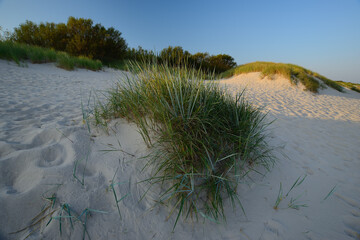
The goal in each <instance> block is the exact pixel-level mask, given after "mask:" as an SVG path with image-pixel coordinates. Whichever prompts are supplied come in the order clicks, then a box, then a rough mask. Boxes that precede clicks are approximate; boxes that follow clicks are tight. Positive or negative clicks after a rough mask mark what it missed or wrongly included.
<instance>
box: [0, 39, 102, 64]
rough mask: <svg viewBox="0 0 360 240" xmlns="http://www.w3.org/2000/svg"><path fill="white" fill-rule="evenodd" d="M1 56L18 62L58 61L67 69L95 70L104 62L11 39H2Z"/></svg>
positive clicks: (0, 43)
mask: <svg viewBox="0 0 360 240" xmlns="http://www.w3.org/2000/svg"><path fill="white" fill-rule="evenodd" d="M0 58H1V59H6V60H13V61H15V62H16V63H17V64H20V61H23V60H30V61H31V62H32V63H47V62H56V63H57V66H58V67H61V68H64V69H66V70H73V69H74V68H75V67H77V68H85V69H89V70H93V71H97V70H100V69H101V68H102V63H101V62H100V61H99V60H92V59H89V58H86V57H72V56H70V55H69V54H67V53H65V52H57V51H55V50H53V49H48V48H41V47H37V46H30V45H26V44H20V43H14V42H11V41H4V42H2V41H0Z"/></svg>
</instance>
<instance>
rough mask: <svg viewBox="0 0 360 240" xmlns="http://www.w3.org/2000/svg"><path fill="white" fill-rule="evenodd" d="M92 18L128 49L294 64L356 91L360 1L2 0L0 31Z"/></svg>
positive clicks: (359, 61)
mask: <svg viewBox="0 0 360 240" xmlns="http://www.w3.org/2000/svg"><path fill="white" fill-rule="evenodd" d="M69 16H74V17H76V18H79V17H82V18H91V19H92V20H93V21H94V23H100V24H102V25H103V26H105V27H114V28H115V29H117V30H119V31H120V32H122V34H123V35H122V36H123V37H124V38H125V40H126V42H127V43H128V45H129V46H130V47H137V46H142V47H143V48H145V49H148V50H156V51H160V50H161V49H163V48H165V47H168V46H182V47H183V49H184V50H188V51H189V52H191V53H196V52H209V53H210V54H220V53H225V54H229V55H231V56H232V57H234V58H235V61H236V62H237V63H238V64H243V63H247V62H253V61H273V62H284V63H294V64H298V65H301V66H303V67H306V68H309V69H310V70H313V71H316V72H318V73H320V74H323V75H325V76H327V77H329V78H331V79H333V80H343V81H351V82H357V83H360V0H301V1H300V0H283V1H277V0H247V1H242V0H232V1H230V0H221V1H220V0H218V1H213V0H191V1H190V0H142V1H140V0H0V26H2V27H3V28H4V29H9V30H13V28H14V27H17V26H18V25H19V24H21V23H24V22H25V20H31V21H33V22H35V23H40V22H55V23H59V22H66V21H67V19H68V17H69Z"/></svg>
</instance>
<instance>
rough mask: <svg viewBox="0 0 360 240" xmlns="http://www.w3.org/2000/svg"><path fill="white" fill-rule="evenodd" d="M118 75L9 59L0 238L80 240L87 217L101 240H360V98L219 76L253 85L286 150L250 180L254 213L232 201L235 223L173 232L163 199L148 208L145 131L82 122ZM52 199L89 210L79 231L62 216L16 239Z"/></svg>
mask: <svg viewBox="0 0 360 240" xmlns="http://www.w3.org/2000/svg"><path fill="white" fill-rule="evenodd" d="M118 79H121V72H119V71H114V70H111V69H105V70H104V71H102V72H92V71H87V70H76V71H73V72H68V71H65V70H62V69H58V68H56V67H55V66H54V65H52V64H43V65H33V64H28V67H26V68H22V67H18V66H17V65H15V64H13V63H7V62H6V61H0V119H1V121H0V239H18V238H21V237H25V236H26V235H28V234H29V232H30V231H32V230H36V227H40V229H41V231H35V232H34V234H33V235H31V236H30V237H29V239H40V238H44V239H62V238H66V239H68V238H69V239H80V238H82V236H83V225H82V224H81V223H80V222H79V220H81V221H83V222H84V220H85V215H86V212H91V216H90V215H88V216H87V231H88V234H89V236H90V237H91V238H92V239H169V238H173V239H358V238H359V234H360V229H359V226H360V224H359V221H360V187H359V186H360V184H359V183H360V175H359V172H360V160H359V156H360V149H359V146H360V138H359V135H360V111H359V109H360V94H358V93H356V92H352V91H346V92H345V93H339V92H336V91H335V90H332V89H326V90H322V91H321V92H320V94H317V95H315V94H312V93H309V92H306V91H303V90H302V88H301V86H298V87H294V86H292V85H291V84H290V83H289V81H288V80H287V79H283V78H279V77H277V78H275V79H274V80H266V79H261V78H260V76H259V74H258V73H249V74H244V75H239V76H236V77H233V78H231V79H227V80H221V81H220V84H222V85H224V86H226V87H227V88H228V89H229V91H231V92H233V93H234V94H235V93H236V92H239V91H242V89H243V88H244V87H246V96H247V97H248V99H249V100H250V101H251V102H252V103H253V104H254V105H256V106H259V107H263V111H265V112H268V113H269V115H268V117H269V119H274V118H276V119H277V120H276V121H275V122H274V124H273V126H272V134H271V136H269V141H270V144H272V145H275V146H278V145H280V146H282V149H281V151H280V152H278V159H279V160H278V162H277V164H276V166H275V168H274V169H273V170H272V171H271V172H270V173H268V174H267V175H266V176H263V177H262V176H260V175H256V174H254V175H251V176H250V177H251V179H250V178H249V179H246V180H245V181H244V183H243V184H241V185H240V187H239V196H240V200H241V202H242V204H243V206H244V208H245V211H246V216H244V214H243V213H242V212H241V210H240V209H238V211H233V209H232V208H231V205H230V203H226V204H225V205H226V206H227V207H226V209H225V212H226V216H227V223H226V224H225V223H221V224H216V223H214V222H211V221H206V222H205V223H203V221H202V220H203V219H200V221H199V222H182V221H180V222H179V223H178V225H177V228H176V230H175V233H172V232H171V231H172V227H173V224H174V222H175V218H176V216H175V215H173V216H172V217H171V218H170V219H168V220H167V216H168V215H169V209H167V208H166V207H165V206H158V205H155V207H154V199H156V198H157V196H156V191H153V192H150V194H149V195H147V197H146V198H144V199H143V200H141V201H140V199H141V196H142V194H143V193H144V191H145V190H146V186H144V185H143V184H138V182H139V181H141V180H143V179H145V178H146V177H147V176H148V174H149V173H148V172H141V169H142V167H143V166H144V163H145V160H144V159H143V158H142V157H143V156H145V155H146V154H147V153H148V150H147V148H146V146H145V145H144V143H143V141H142V138H141V136H140V135H139V133H138V132H137V128H136V126H134V125H132V124H129V123H127V122H126V121H125V120H116V121H112V122H111V123H110V124H109V134H107V133H106V132H105V131H102V130H101V129H98V128H94V127H93V126H91V129H90V130H91V131H90V132H89V131H88V128H87V125H86V124H85V125H84V124H83V121H82V114H83V111H82V106H81V102H83V106H84V107H83V109H84V108H85V110H86V109H87V104H88V99H89V95H90V92H92V96H94V95H93V93H94V90H103V89H107V88H108V87H110V86H111V85H112V84H113V82H114V81H117V80H118ZM90 99H92V98H90ZM91 102H92V100H91V101H90V103H91ZM119 143H120V146H119ZM115 150H116V151H115ZM75 165H76V171H75V176H76V178H74V177H73V171H74V166H75ZM305 175H307V177H306V178H305V180H304V182H303V183H302V184H301V185H299V186H297V187H295V188H294V189H293V190H292V191H291V192H290V193H289V195H288V196H287V197H286V198H285V199H283V200H282V201H281V202H280V204H279V206H278V209H277V210H275V209H274V208H273V207H274V205H275V202H276V199H277V196H278V193H279V185H280V183H281V184H282V188H283V192H284V195H285V194H286V192H287V191H288V190H289V189H290V188H291V186H292V184H293V183H294V182H295V180H296V179H297V178H298V177H303V176H305ZM113 179H114V181H113V182H112V180H113ZM252 180H254V181H252ZM111 183H113V185H112V186H113V187H114V190H115V192H116V195H117V197H118V199H120V198H122V197H125V198H124V199H123V200H121V201H120V202H119V203H118V206H119V209H120V213H121V217H120V216H119V213H118V210H117V204H116V202H115V198H114V194H113V192H112V189H111V188H110V186H111ZM334 187H335V188H334ZM332 190H333V191H332ZM329 193H331V194H329ZM53 194H55V195H53ZM51 196H55V197H56V200H57V201H56V204H55V206H54V208H60V207H61V206H64V205H66V204H68V206H70V208H71V212H72V214H73V215H80V214H81V213H82V212H83V213H85V214H83V215H82V216H81V218H80V219H78V220H77V221H75V220H76V219H74V222H73V225H74V229H72V227H71V224H70V221H69V220H68V219H62V225H61V226H62V227H61V229H62V235H61V236H60V230H59V218H57V219H54V220H52V221H51V223H50V224H49V225H48V226H47V227H45V225H46V223H47V222H44V223H42V224H35V225H34V226H33V227H31V228H29V229H26V230H25V231H23V232H21V233H18V234H9V233H10V232H14V231H17V230H20V229H22V228H24V227H26V226H29V225H31V224H32V223H34V222H36V220H34V221H32V219H33V218H34V217H35V216H36V215H37V214H39V213H41V211H42V209H43V208H42V207H44V206H47V205H46V204H48V201H47V200H44V198H46V197H51ZM295 199H296V200H295ZM48 200H49V199H48ZM305 205H306V206H307V207H306V206H305ZM296 208H297V209H296ZM89 209H90V210H89ZM93 210H96V211H93ZM60 212H61V211H60V210H59V211H57V212H55V213H54V215H53V216H54V217H56V216H59V214H60ZM62 214H63V215H64V214H65V215H66V211H65V210H64V211H63V213H62Z"/></svg>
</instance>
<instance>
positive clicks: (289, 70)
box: [221, 62, 343, 93]
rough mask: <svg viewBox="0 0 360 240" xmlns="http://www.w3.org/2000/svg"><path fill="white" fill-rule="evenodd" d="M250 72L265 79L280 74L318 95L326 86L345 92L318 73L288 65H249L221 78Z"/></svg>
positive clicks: (227, 72)
mask: <svg viewBox="0 0 360 240" xmlns="http://www.w3.org/2000/svg"><path fill="white" fill-rule="evenodd" d="M250 72H261V73H262V75H263V77H267V76H269V77H271V76H273V75H275V74H279V75H281V76H283V77H285V78H287V79H289V80H290V81H291V83H293V84H297V83H298V82H299V81H300V82H301V83H302V84H303V85H304V86H305V90H307V91H311V92H314V93H317V92H318V91H319V88H324V87H326V86H325V85H327V86H329V87H331V88H334V89H335V90H337V91H339V92H342V91H343V87H342V86H341V85H339V84H338V83H337V82H335V81H332V80H330V79H328V78H326V77H324V76H322V75H320V74H318V73H316V72H313V71H310V70H308V69H305V68H303V67H300V66H297V65H294V64H286V63H273V62H253V63H247V64H243V65H240V66H238V67H235V68H233V69H230V70H228V71H226V72H224V73H223V74H222V75H221V77H223V78H229V77H231V76H234V75H239V74H242V73H250Z"/></svg>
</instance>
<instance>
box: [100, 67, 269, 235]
mask: <svg viewBox="0 0 360 240" xmlns="http://www.w3.org/2000/svg"><path fill="white" fill-rule="evenodd" d="M134 68H135V69H136V70H139V71H136V73H137V74H135V73H133V74H129V75H126V76H125V77H126V78H127V79H126V81H125V83H120V82H119V83H118V85H117V87H116V88H115V89H112V90H111V91H110V96H109V99H108V105H107V106H106V115H108V117H115V118H116V117H122V118H127V119H128V120H130V121H133V122H135V123H136V124H137V126H138V127H139V129H140V133H141V135H142V137H143V139H144V141H145V142H146V143H147V144H148V146H150V147H151V149H152V153H151V154H150V156H149V159H148V163H147V165H146V166H145V168H150V169H151V170H152V171H153V172H152V177H150V178H149V179H146V180H145V181H144V182H147V183H149V184H150V186H153V185H154V184H161V185H162V187H163V188H164V189H165V190H164V191H162V192H161V194H160V195H159V199H158V202H160V203H168V204H169V205H170V206H172V210H171V213H170V215H171V214H172V213H174V212H178V213H177V217H176V221H175V224H174V228H175V226H176V223H177V222H178V219H179V216H180V215H181V214H183V215H184V216H185V218H187V217H189V216H196V217H197V216H198V215H199V214H200V216H203V217H204V218H206V219H213V220H214V221H217V220H218V219H219V218H225V215H224V201H225V199H229V200H230V201H231V203H232V205H233V206H235V205H236V203H238V204H239V205H240V207H241V208H242V205H241V202H240V201H239V198H238V193H237V192H236V187H237V184H238V183H239V181H240V180H241V178H242V177H243V176H244V175H246V174H247V172H248V171H249V170H250V169H252V168H253V167H255V166H256V165H262V166H264V167H265V168H267V169H270V167H271V165H272V163H273V160H274V158H273V156H272V154H271V149H270V147H269V146H268V144H267V143H266V127H267V126H268V123H267V122H266V121H265V115H264V114H262V113H261V112H260V111H259V110H258V109H256V108H254V107H252V106H251V105H250V104H249V103H248V102H247V101H246V100H245V99H244V97H243V95H242V94H243V93H240V94H238V95H237V96H236V97H235V98H234V97H233V96H231V95H230V94H229V93H227V92H226V90H224V89H221V88H220V87H219V86H218V85H217V84H216V83H214V82H212V83H205V82H204V81H203V80H202V79H201V76H202V73H201V72H200V71H195V70H189V69H186V68H169V67H167V66H164V65H156V64H154V65H142V66H139V65H137V66H133V68H131V69H134ZM242 209H243V208H242Z"/></svg>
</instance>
